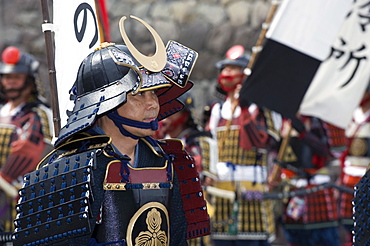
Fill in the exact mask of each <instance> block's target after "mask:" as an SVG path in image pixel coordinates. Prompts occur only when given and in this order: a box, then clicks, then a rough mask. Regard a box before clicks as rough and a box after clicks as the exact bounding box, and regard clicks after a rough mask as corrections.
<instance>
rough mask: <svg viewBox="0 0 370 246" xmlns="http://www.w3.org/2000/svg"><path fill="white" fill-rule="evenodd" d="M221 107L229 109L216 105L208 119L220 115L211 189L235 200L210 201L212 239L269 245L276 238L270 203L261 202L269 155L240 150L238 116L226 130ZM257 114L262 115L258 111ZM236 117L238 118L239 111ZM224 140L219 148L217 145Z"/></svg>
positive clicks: (217, 198) (261, 119)
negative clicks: (231, 195)
mask: <svg viewBox="0 0 370 246" xmlns="http://www.w3.org/2000/svg"><path fill="white" fill-rule="evenodd" d="M223 107H225V109H226V108H228V107H227V106H225V104H224V105H223V106H222V107H221V106H219V105H218V104H216V105H215V106H214V109H213V110H212V116H211V120H212V117H214V116H217V115H220V118H219V119H218V120H217V122H218V123H217V126H216V128H215V133H214V134H216V136H217V141H218V144H219V149H218V152H219V158H218V163H217V166H216V168H215V170H217V175H218V181H217V182H215V184H214V186H215V187H216V188H218V189H220V190H227V191H230V192H233V193H234V194H236V196H235V198H230V197H222V196H221V195H220V196H214V197H213V200H212V204H213V205H214V207H215V214H214V216H213V217H212V220H211V221H212V222H211V224H212V234H211V237H212V239H215V240H269V241H272V240H274V238H275V221H274V214H273V202H272V201H271V200H268V199H266V200H263V199H262V198H263V193H265V192H267V185H266V178H267V155H268V151H267V149H264V148H256V147H252V148H251V149H249V150H245V149H243V148H242V147H241V146H240V132H241V131H240V127H241V126H240V124H239V120H240V119H239V116H235V115H234V118H233V119H232V121H231V125H230V128H229V129H227V127H226V122H227V121H226V119H225V118H223V117H221V115H222V114H221V111H222V110H223ZM217 111H219V112H217ZM257 111H258V112H262V111H259V110H258V109H257ZM266 112H267V111H266ZM235 113H236V114H238V110H236V112H235ZM239 115H240V113H239ZM262 115H264V113H261V114H259V116H258V117H259V122H260V123H261V124H262V123H263V127H265V123H264V122H265V120H266V119H265V117H264V116H262ZM213 120H214V118H213ZM258 127H259V126H258ZM261 127H262V126H261ZM267 128H269V127H267ZM225 134H228V137H227V138H225V137H224V135H225ZM257 135H258V134H257ZM266 135H267V134H266ZM223 140H224V142H223V143H222V144H223V145H222V148H220V144H221V143H220V142H221V141H223ZM251 141H252V140H251ZM230 194H231V193H230Z"/></svg>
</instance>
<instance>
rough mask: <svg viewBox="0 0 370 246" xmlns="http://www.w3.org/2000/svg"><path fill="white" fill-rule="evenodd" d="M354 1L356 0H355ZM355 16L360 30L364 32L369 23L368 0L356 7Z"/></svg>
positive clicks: (348, 15) (369, 5) (369, 9)
mask: <svg viewBox="0 0 370 246" xmlns="http://www.w3.org/2000/svg"><path fill="white" fill-rule="evenodd" d="M355 2H356V0H355ZM357 10H358V11H357V12H358V13H357V17H358V19H359V20H358V22H359V25H360V29H361V31H362V32H366V27H367V26H368V25H370V1H367V2H366V3H364V4H362V5H360V6H358V9H357ZM353 12H354V11H353V10H351V11H350V12H349V13H348V14H347V18H349V17H350V16H351V15H352V14H353Z"/></svg>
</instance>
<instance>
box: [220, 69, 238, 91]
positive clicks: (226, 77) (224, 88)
mask: <svg viewBox="0 0 370 246" xmlns="http://www.w3.org/2000/svg"><path fill="white" fill-rule="evenodd" d="M237 78H239V82H238V83H236V84H235V85H234V86H232V87H226V86H224V85H223V84H222V83H221V80H222V79H225V80H227V81H232V80H234V79H237ZM243 78H244V74H242V73H241V74H236V75H222V74H221V73H220V74H219V75H218V83H219V84H220V86H221V88H222V89H223V90H224V91H226V92H230V91H233V90H235V88H236V86H237V85H239V84H241V83H242V81H243Z"/></svg>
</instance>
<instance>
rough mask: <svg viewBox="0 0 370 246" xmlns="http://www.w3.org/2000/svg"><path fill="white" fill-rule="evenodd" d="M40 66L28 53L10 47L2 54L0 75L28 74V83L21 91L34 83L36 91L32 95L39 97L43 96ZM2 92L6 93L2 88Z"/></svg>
mask: <svg viewBox="0 0 370 246" xmlns="http://www.w3.org/2000/svg"><path fill="white" fill-rule="evenodd" d="M39 66H40V63H39V62H38V61H37V60H36V59H35V57H34V56H32V55H31V54H29V53H26V52H21V51H20V50H19V49H18V48H17V47H14V46H9V47H7V48H5V49H4V51H3V52H2V54H1V63H0V75H3V74H12V73H24V74H27V79H26V82H25V84H24V86H23V87H22V88H20V89H19V91H21V90H23V89H24V88H26V87H27V86H28V85H30V84H32V83H33V84H35V89H34V91H33V92H32V93H33V94H34V95H35V96H36V97H37V96H41V94H42V93H41V86H40V81H39V77H38V69H39ZM1 92H3V93H4V91H3V88H2V87H1ZM42 100H44V99H42Z"/></svg>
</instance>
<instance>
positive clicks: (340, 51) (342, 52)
mask: <svg viewBox="0 0 370 246" xmlns="http://www.w3.org/2000/svg"><path fill="white" fill-rule="evenodd" d="M340 41H341V46H342V47H341V48H336V47H332V48H331V52H330V54H329V57H328V59H329V58H334V59H336V60H342V61H343V62H344V63H343V65H342V66H341V67H340V68H339V69H340V70H344V69H346V68H348V66H349V65H350V63H351V64H353V62H355V65H354V66H352V67H354V68H353V71H352V73H351V76H350V77H349V78H348V79H347V81H346V82H345V83H344V84H343V85H342V86H341V87H345V86H347V85H348V84H349V83H350V82H351V80H352V79H353V77H354V76H355V74H356V72H357V70H358V68H359V67H360V63H361V61H362V60H367V57H366V56H364V55H361V54H359V53H363V51H364V50H366V49H367V47H366V45H364V44H362V45H360V47H359V48H357V49H354V50H346V49H344V48H346V47H345V46H346V45H347V43H346V42H345V40H344V39H343V38H340ZM350 69H352V68H350Z"/></svg>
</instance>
